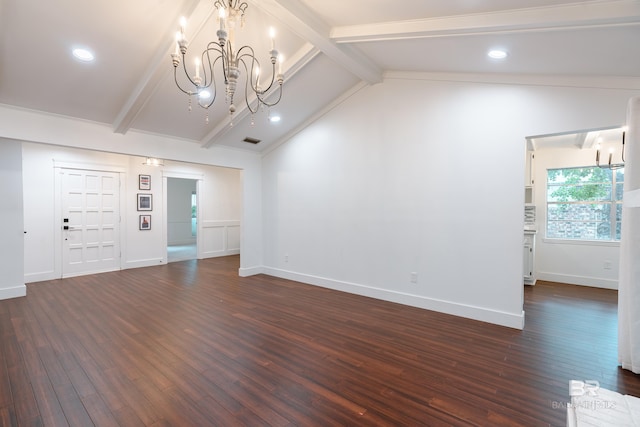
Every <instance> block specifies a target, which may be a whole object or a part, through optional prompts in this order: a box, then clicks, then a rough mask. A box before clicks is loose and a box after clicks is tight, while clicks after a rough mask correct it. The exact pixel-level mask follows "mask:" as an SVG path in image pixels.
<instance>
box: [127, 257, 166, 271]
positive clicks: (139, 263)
mask: <svg viewBox="0 0 640 427" xmlns="http://www.w3.org/2000/svg"><path fill="white" fill-rule="evenodd" d="M166 263H167V262H166V260H164V259H163V258H149V259H139V260H136V261H127V262H126V263H125V264H124V266H123V267H122V268H123V269H125V270H128V269H130V268H140V267H153V266H154V265H162V264H166Z"/></svg>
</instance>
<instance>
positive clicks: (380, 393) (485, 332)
mask: <svg viewBox="0 0 640 427" xmlns="http://www.w3.org/2000/svg"><path fill="white" fill-rule="evenodd" d="M238 265H239V260H238V257H225V258H215V259H208V260H204V261H202V260H201V261H185V262H179V263H172V264H169V265H164V266H158V267H150V268H141V269H133V270H124V271H119V272H113V273H104V274H99V275H93V276H84V277H77V278H71V279H64V280H54V281H49V282H41V283H35V284H30V285H28V294H27V297H26V298H18V299H13V300H5V301H0V335H1V341H0V357H1V358H0V424H2V425H3V426H35V425H44V426H64V425H72V426H91V425H97V426H111V425H120V426H207V425H213V426H238V425H250V426H264V425H273V426H287V425H301V426H332V425H357V426H367V425H370V426H383V425H393V426H399V425H406V426H417V425H425V426H440V425H442V426H451V425H478V426H517V425H522V426H547V425H552V426H564V425H565V417H566V407H565V405H566V402H567V401H568V400H569V389H568V383H569V380H570V379H581V380H597V381H599V382H600V384H601V386H602V387H605V388H609V389H611V390H616V391H619V392H621V393H627V394H632V395H635V396H640V378H639V377H638V376H636V375H634V374H632V373H630V372H628V371H623V370H621V369H620V368H619V367H618V366H617V354H616V345H617V330H616V327H617V326H616V299H617V294H616V292H615V291H610V290H602V289H593V288H585V287H578V286H570V285H560V284H553V283H542V282H538V284H537V285H536V286H534V287H526V292H525V299H526V304H525V310H526V326H525V329H524V330H523V331H518V330H513V329H509V328H504V327H500V326H495V325H490V324H486V323H482V322H476V321H472V320H466V319H461V318H457V317H453V316H448V315H445V314H440V313H434V312H429V311H425V310H420V309H416V308H411V307H406V306H402V305H398V304H392V303H388V302H383V301H377V300H373V299H369V298H364V297H359V296H354V295H350V294H345V293H340V292H336V291H331V290H326V289H322V288H318V287H313V286H308V285H304V284H300V283H296V282H291V281H287V280H282V279H277V278H273V277H269V276H264V275H259V276H253V277H247V278H240V277H238V276H237V270H238Z"/></svg>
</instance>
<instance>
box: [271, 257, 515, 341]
mask: <svg viewBox="0 0 640 427" xmlns="http://www.w3.org/2000/svg"><path fill="white" fill-rule="evenodd" d="M262 273H264V274H268V275H271V276H275V277H280V278H283V279H289V280H295V281H297V282H302V283H307V284H310V285H316V286H321V287H323V288H328V289H334V290H337V291H343V292H348V293H351V294H356V295H362V296H366V297H370V298H376V299H379V300H383V301H389V302H395V303H398V304H404V305H408V306H411V307H417V308H423V309H425V310H432V311H437V312H440V313H446V314H452V315H454V316H460V317H464V318H467V319H473V320H479V321H482V322H487V323H493V324H496V325H500V326H506V327H509V328H514V329H523V328H524V311H522V312H521V313H518V314H515V313H507V312H503V311H498V310H492V309H488V308H484V307H477V306H472V305H467V304H459V303H455V302H451V301H444V300H439V299H435V298H428V297H424V296H420V295H413V294H407V293H403V292H395V291H390V290H388V289H380V288H374V287H370V286H365V285H359V284H357V283H349V282H343V281H338V280H333V279H327V278H323V277H318V276H312V275H307V274H300V273H295V272H291V271H287V270H281V269H277V268H271V267H263V268H262Z"/></svg>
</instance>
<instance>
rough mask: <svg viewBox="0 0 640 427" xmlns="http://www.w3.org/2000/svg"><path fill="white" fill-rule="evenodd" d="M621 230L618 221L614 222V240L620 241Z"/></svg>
mask: <svg viewBox="0 0 640 427" xmlns="http://www.w3.org/2000/svg"><path fill="white" fill-rule="evenodd" d="M621 230H622V223H621V222H620V221H617V222H616V240H620V232H621Z"/></svg>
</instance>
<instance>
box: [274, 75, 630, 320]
mask: <svg viewBox="0 0 640 427" xmlns="http://www.w3.org/2000/svg"><path fill="white" fill-rule="evenodd" d="M459 77H461V76H452V77H449V78H443V77H442V76H432V75H419V74H407V73H403V74H400V73H396V74H390V75H389V76H388V77H387V79H386V80H385V82H384V83H383V84H379V85H376V86H372V87H369V88H367V89H364V90H362V91H360V92H359V93H357V94H356V95H355V96H353V97H351V98H350V99H349V100H347V101H346V102H344V103H343V104H342V105H340V106H338V107H337V108H335V109H334V110H333V111H331V112H329V113H328V114H326V115H325V116H324V117H323V118H321V119H320V120H318V121H317V122H315V123H314V124H312V125H311V126H309V127H308V128H306V129H305V130H303V131H302V132H300V133H299V134H298V135H296V136H295V137H294V138H292V139H291V140H290V141H289V142H287V143H286V144H283V145H281V146H280V147H279V148H278V149H277V150H274V151H272V152H271V153H270V154H269V155H268V156H266V157H265V159H264V163H263V180H264V187H263V188H264V190H263V191H264V193H263V197H264V224H263V227H264V230H265V238H264V240H263V241H264V262H265V266H266V268H265V271H267V272H268V273H270V274H273V275H277V276H281V277H288V278H292V279H296V280H301V281H304V282H308V283H313V284H317V285H321V286H326V287H331V288H336V289H341V290H345V291H348V292H354V293H358V294H362V295H368V296H373V297H378V298H382V299H387V300H391V301H397V302H401V303H405V304H409V305H415V306H419V307H424V308H429V309H435V310H440V311H444V312H448V313H452V314H457V315H462V316H465V317H470V318H475V319H479V320H484V321H488V322H493V323H498V324H502V325H506V326H512V327H522V322H523V317H524V316H523V311H522V302H523V284H522V267H523V264H522V230H523V214H522V209H523V200H524V199H523V191H524V190H523V186H522V177H523V176H524V161H523V159H524V150H525V144H524V142H525V136H527V135H538V134H545V133H554V132H560V131H561V130H567V129H581V128H592V127H597V126H605V125H611V124H617V123H621V122H623V121H624V117H625V111H626V104H627V100H628V98H629V97H630V96H632V95H633V94H634V93H637V92H634V91H629V90H616V89H614V90H607V89H602V88H594V89H589V88H583V87H558V85H557V82H556V83H555V84H554V85H546V84H545V82H535V81H524V83H523V84H503V80H506V79H503V78H502V77H495V78H494V81H491V79H488V78H485V77H483V78H482V79H478V80H483V81H482V82H476V81H473V80H474V79H473V78H468V77H464V76H463V77H462V78H460V80H461V81H458V82H456V81H453V80H455V79H457V78H459ZM447 80H448V81H447ZM583 83H585V82H579V81H574V82H573V83H568V84H567V85H566V86H570V85H571V84H583ZM589 85H591V83H589ZM412 273H416V275H417V281H416V282H417V283H412V282H411V276H412Z"/></svg>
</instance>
